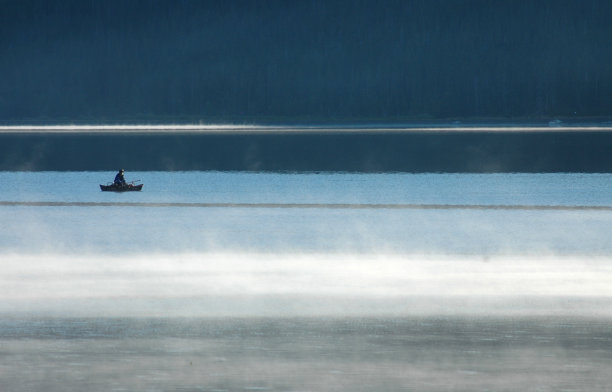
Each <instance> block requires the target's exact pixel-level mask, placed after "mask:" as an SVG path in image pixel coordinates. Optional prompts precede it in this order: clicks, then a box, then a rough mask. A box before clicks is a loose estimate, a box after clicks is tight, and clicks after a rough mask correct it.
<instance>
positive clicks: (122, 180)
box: [115, 169, 127, 186]
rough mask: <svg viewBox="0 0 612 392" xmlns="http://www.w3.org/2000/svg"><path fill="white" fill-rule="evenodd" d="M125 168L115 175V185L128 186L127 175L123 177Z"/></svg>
mask: <svg viewBox="0 0 612 392" xmlns="http://www.w3.org/2000/svg"><path fill="white" fill-rule="evenodd" d="M123 171H124V170H123V169H121V170H119V173H117V175H116V176H115V185H119V186H126V185H127V183H126V182H125V177H123Z"/></svg>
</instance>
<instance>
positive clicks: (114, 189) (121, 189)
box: [100, 183, 143, 192]
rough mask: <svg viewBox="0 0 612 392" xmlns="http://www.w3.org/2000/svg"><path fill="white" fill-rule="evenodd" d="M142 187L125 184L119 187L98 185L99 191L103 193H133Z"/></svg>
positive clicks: (116, 185)
mask: <svg viewBox="0 0 612 392" xmlns="http://www.w3.org/2000/svg"><path fill="white" fill-rule="evenodd" d="M142 185H143V184H138V185H135V184H125V185H119V184H113V183H111V184H107V185H100V189H101V190H102V191H103V192H135V191H140V190H141V189H142Z"/></svg>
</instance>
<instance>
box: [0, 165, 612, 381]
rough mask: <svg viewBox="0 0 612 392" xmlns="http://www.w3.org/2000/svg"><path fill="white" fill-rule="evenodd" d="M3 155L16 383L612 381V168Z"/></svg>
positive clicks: (4, 285) (0, 211)
mask: <svg viewBox="0 0 612 392" xmlns="http://www.w3.org/2000/svg"><path fill="white" fill-rule="evenodd" d="M114 174H115V173H114V172H0V183H2V184H3V187H2V190H1V191H0V220H1V221H2V222H3V224H2V225H1V226H0V259H1V260H2V261H1V264H2V272H1V273H0V299H1V300H0V313H1V314H2V315H3V317H2V319H1V321H0V359H1V360H0V379H1V380H2V385H4V386H6V387H7V388H8V390H11V391H31V390H45V391H56V390H57V391H60V390H61V391H77V390H93V391H106V390H189V391H214V390H216V391H219V390H227V391H234V390H271V391H297V390H320V391H323V390H325V391H328V390H339V391H340V390H351V391H355V390H364V391H366V390H377V391H386V390H388V391H395V390H401V389H407V390H424V391H436V390H447V389H450V390H491V389H493V390H510V389H511V390H517V389H520V390H562V389H563V390H602V391H603V390H606V388H608V386H609V385H610V382H612V378H611V377H610V376H609V372H608V369H609V366H610V365H611V364H612V350H610V349H609V347H610V342H611V341H612V328H611V327H610V325H611V324H610V322H609V321H610V317H611V316H612V300H611V299H612V284H611V283H612V230H611V229H610V227H612V185H611V184H612V181H611V180H612V174H606V173H603V174H596V173H546V174H521V173H499V174H439V173H438V174H433V173H421V174H411V173H379V174H357V173H329V172H325V173H293V174H289V173H257V172H249V173H247V172H201V171H193V172H147V171H144V172H130V171H128V172H127V173H126V178H127V180H128V181H134V180H139V181H140V182H141V183H144V188H143V191H142V192H133V193H108V192H101V191H100V189H99V186H98V185H99V184H105V183H107V182H109V181H111V180H112V178H113V177H114Z"/></svg>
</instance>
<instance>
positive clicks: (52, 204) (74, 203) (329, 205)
mask: <svg viewBox="0 0 612 392" xmlns="http://www.w3.org/2000/svg"><path fill="white" fill-rule="evenodd" d="M0 206H4V207H11V206H16V207H155V208H160V207H162V208H163V207H179V208H281V209H289V208H311V209H324V208H327V209H363V210H369V209H395V210H537V211H540V210H544V211H546V210H551V211H588V210H593V211H612V206H585V205H582V206H577V205H512V204H491V205H486V204H485V205H482V204H365V203H181V202H95V201H91V202H90V201H83V202H80V201H0Z"/></svg>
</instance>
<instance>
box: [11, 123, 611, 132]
mask: <svg viewBox="0 0 612 392" xmlns="http://www.w3.org/2000/svg"><path fill="white" fill-rule="evenodd" d="M580 131H588V132H612V125H594V124H591V125H565V124H561V125H557V124H556V123H555V124H553V125H551V124H549V125H512V124H500V125H490V124H429V125H426V124H398V125H378V124H373V125H310V126H298V125H288V126H284V125H272V126H263V125H240V124H210V125H204V124H125V125H71V124H65V125H3V126H0V134H11V133H18V134H28V133H33V134H39V133H43V134H50V133H101V134H115V133H117V134H121V133H137V134H153V133H162V134H163V133H168V134H176V133H196V134H198V133H199V134H217V133H221V134H227V133H249V134H256V133H265V134H285V133H288V134H299V133H415V132H427V133H433V132H445V133H446V132H452V133H462V132H470V133H472V132H494V133H501V132H504V133H508V132H509V133H513V132H545V133H556V132H580Z"/></svg>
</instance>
